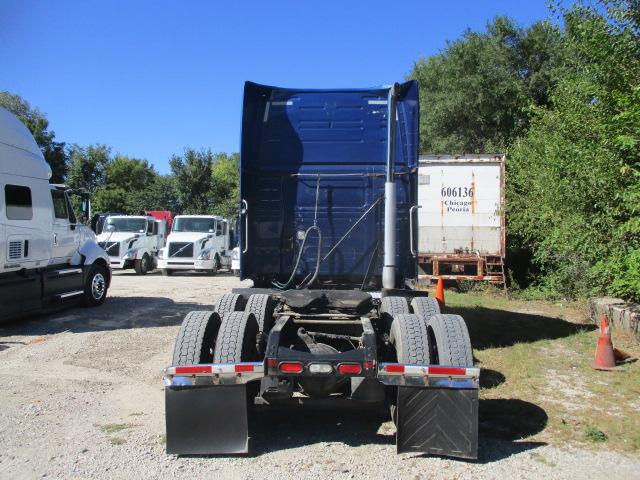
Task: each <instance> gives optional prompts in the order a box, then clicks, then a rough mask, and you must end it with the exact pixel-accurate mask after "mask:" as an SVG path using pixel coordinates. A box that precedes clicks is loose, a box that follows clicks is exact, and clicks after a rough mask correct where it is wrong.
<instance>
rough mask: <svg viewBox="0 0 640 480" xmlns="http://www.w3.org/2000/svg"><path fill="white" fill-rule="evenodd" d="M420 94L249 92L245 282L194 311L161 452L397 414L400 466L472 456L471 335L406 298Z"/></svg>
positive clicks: (229, 444) (244, 445)
mask: <svg viewBox="0 0 640 480" xmlns="http://www.w3.org/2000/svg"><path fill="white" fill-rule="evenodd" d="M418 125H419V108H418V84H417V82H415V81H410V82H407V83H403V84H394V85H392V86H384V87H375V88H365V89H322V90H310V89H295V88H278V87H272V86H265V85H258V84H255V83H252V82H247V83H246V84H245V89H244V102H243V115H242V145H241V160H240V169H241V172H240V192H241V223H240V225H239V230H240V234H241V238H240V251H241V254H240V271H241V277H242V278H243V279H251V280H253V288H241V289H234V290H233V291H231V292H229V293H227V294H225V295H223V296H222V297H221V298H220V299H219V300H218V301H217V302H216V303H215V304H214V305H213V307H212V308H211V309H210V310H205V311H194V312H190V313H189V314H188V315H187V316H186V317H185V319H184V321H183V323H182V326H181V328H180V331H179V333H178V337H177V339H176V343H175V349H174V356H173V361H172V364H171V366H169V367H168V368H167V369H166V371H165V375H164V381H165V402H166V432H167V452H168V453H174V454H235V453H244V452H247V451H248V450H249V431H250V427H251V425H250V422H249V418H250V415H249V411H250V410H252V409H257V410H259V409H262V408H269V407H271V406H275V405H277V406H287V405H291V406H293V405H296V406H299V405H301V404H302V405H309V406H310V407H312V406H313V405H314V404H317V403H322V404H326V403H328V402H329V403H335V404H336V406H340V405H347V404H349V405H356V406H362V407H367V406H380V405H386V406H388V407H389V409H390V413H391V416H392V419H393V421H394V422H395V424H396V427H397V435H396V439H397V451H398V452H399V453H401V452H422V453H427V454H435V455H446V456H454V457H462V458H476V457H477V448H478V446H477V443H478V440H477V429H478V388H479V386H478V382H479V369H478V368H476V367H474V365H473V353H472V350H471V343H470V340H469V334H468V331H467V327H466V325H465V322H464V320H463V319H462V318H461V317H460V316H458V315H452V314H443V313H441V312H440V307H439V305H438V303H437V301H435V300H434V299H433V298H431V297H428V296H426V294H425V292H422V291H418V290H415V289H413V288H412V287H413V284H414V280H415V278H416V258H415V257H416V251H415V245H416V243H415V242H416V238H415V236H416V233H417V231H416V228H415V225H414V220H415V216H416V215H415V210H416V208H417V204H416V200H417V199H416V196H417V190H416V189H417V185H416V183H417V163H418Z"/></svg>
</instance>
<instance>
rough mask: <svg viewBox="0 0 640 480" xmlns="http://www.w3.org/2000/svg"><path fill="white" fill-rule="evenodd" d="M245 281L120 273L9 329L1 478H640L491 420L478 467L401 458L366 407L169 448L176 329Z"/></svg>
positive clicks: (631, 467) (273, 417)
mask: <svg viewBox="0 0 640 480" xmlns="http://www.w3.org/2000/svg"><path fill="white" fill-rule="evenodd" d="M238 285H241V283H240V282H239V281H238V280H237V279H236V278H234V277H232V276H226V275H219V276H216V277H208V276H200V275H177V276H173V277H161V276H159V275H155V274H154V275H148V276H146V277H138V276H135V275H133V274H131V273H128V272H119V273H116V274H115V278H114V280H113V284H112V288H111V290H110V292H109V298H108V300H107V302H106V303H105V304H104V305H103V306H102V307H100V308H96V309H81V308H75V309H72V310H67V311H65V312H60V313H56V314H50V315H45V316H40V317H34V318H31V319H27V320H22V321H19V322H15V323H11V324H5V325H4V326H2V327H1V328H0V381H1V382H2V388H1V390H0V405H2V410H1V411H0V478H2V479H10V478H43V477H44V478H127V479H128V478H159V477H167V478H204V477H205V476H207V477H212V476H216V477H218V478H256V479H258V478H259V479H263V478H296V479H300V478H389V479H395V478H411V479H416V478H470V477H473V478H480V479H482V478H581V479H585V478H608V479H613V478H625V479H631V478H640V458H638V457H635V456H631V455H623V454H619V453H614V452H607V451H596V450H581V449H576V448H573V447H562V448H560V447H558V446H551V445H545V444H541V443H535V442H527V441H526V440H521V441H507V440H499V439H495V438H492V437H491V426H490V425H488V426H487V425H483V426H481V438H480V446H481V447H480V459H479V460H478V461H477V462H462V461H454V460H448V459H442V458H430V457H424V456H420V455H409V454H403V455H396V453H395V445H394V436H393V434H394V427H393V424H392V423H391V422H390V421H388V419H387V418H385V417H382V416H378V415H375V414H370V413H357V412H355V413H354V412H351V413H338V412H326V413H325V412H297V413H294V414H292V415H285V414H283V413H278V412H273V413H269V414H268V415H266V416H265V417H264V418H262V419H261V420H260V422H259V424H258V425H256V428H255V431H254V433H253V438H252V445H253V447H252V449H253V450H252V455H251V456H243V457H229V458H225V457H187V458H178V457H176V456H172V455H166V454H165V452H164V400H163V399H164V397H163V387H162V381H161V377H162V370H163V368H164V367H165V366H166V365H167V364H168V362H169V361H170V359H171V354H172V351H173V341H174V338H175V335H176V333H177V331H178V328H179V324H180V322H181V320H182V317H183V316H184V314H185V313H186V312H188V311H190V310H194V309H201V308H202V305H210V304H212V303H213V301H214V300H215V299H216V298H217V297H218V296H219V295H221V294H222V293H225V292H227V291H228V290H229V289H230V288H233V287H235V286H238ZM480 408H481V410H482V405H481V407H480ZM212 417H213V418H215V412H212ZM267 427H269V429H268V431H267Z"/></svg>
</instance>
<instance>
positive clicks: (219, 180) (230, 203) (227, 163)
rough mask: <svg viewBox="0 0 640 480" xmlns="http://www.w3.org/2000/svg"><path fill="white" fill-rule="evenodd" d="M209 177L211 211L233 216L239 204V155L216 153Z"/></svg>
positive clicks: (224, 215)
mask: <svg viewBox="0 0 640 480" xmlns="http://www.w3.org/2000/svg"><path fill="white" fill-rule="evenodd" d="M211 177H212V178H211V199H212V202H213V209H212V211H213V213H214V214H216V215H221V216H223V217H226V218H230V219H232V218H235V217H236V216H237V215H238V206H239V204H240V155H238V154H237V153H233V154H231V155H228V154H226V153H219V154H217V155H216V156H215V162H214V164H213V167H212V169H211Z"/></svg>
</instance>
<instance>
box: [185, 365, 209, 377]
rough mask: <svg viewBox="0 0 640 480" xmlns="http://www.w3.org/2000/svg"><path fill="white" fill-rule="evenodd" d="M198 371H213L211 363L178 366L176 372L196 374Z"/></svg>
mask: <svg viewBox="0 0 640 480" xmlns="http://www.w3.org/2000/svg"><path fill="white" fill-rule="evenodd" d="M196 373H211V367H210V366H209V365H190V366H188V367H176V374H177V375H180V374H187V375H194V374H196Z"/></svg>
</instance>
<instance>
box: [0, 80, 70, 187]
mask: <svg viewBox="0 0 640 480" xmlns="http://www.w3.org/2000/svg"><path fill="white" fill-rule="evenodd" d="M0 106H2V107H4V108H6V109H7V110H9V111H10V112H11V113H13V114H14V115H16V116H17V117H18V118H19V119H20V120H21V121H22V123H24V124H25V125H26V127H27V128H28V129H29V131H30V132H31V134H32V135H33V137H34V138H35V140H36V143H37V144H38V146H39V147H40V149H41V150H42V154H43V156H44V158H45V160H46V161H47V163H48V164H49V166H50V167H51V183H62V182H64V180H65V176H66V174H67V160H68V159H67V154H66V152H65V144H64V143H63V142H56V141H55V136H56V135H55V132H53V131H52V130H49V120H47V117H46V116H45V115H44V114H43V113H42V112H41V111H40V110H38V109H37V108H34V107H31V105H30V104H29V102H27V101H26V100H23V99H22V98H21V97H19V96H18V95H14V94H11V93H9V92H6V91H4V92H0Z"/></svg>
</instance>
